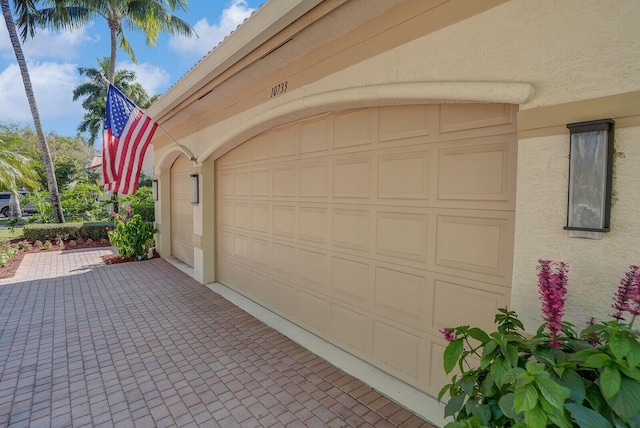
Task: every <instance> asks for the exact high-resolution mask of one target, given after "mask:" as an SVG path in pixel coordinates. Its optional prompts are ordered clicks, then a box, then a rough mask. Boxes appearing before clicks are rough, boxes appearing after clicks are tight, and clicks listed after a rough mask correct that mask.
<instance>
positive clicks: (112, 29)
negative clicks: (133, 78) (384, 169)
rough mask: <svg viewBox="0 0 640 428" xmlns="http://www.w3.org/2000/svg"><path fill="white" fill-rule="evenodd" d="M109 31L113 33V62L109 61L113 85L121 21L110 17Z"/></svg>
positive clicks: (110, 77)
mask: <svg viewBox="0 0 640 428" xmlns="http://www.w3.org/2000/svg"><path fill="white" fill-rule="evenodd" d="M108 23H109V30H110V31H109V32H110V33H111V62H110V63H109V82H110V83H111V84H112V85H113V83H114V79H115V75H116V52H117V51H118V45H117V41H118V28H119V27H120V22H118V21H116V20H112V19H109V21H108Z"/></svg>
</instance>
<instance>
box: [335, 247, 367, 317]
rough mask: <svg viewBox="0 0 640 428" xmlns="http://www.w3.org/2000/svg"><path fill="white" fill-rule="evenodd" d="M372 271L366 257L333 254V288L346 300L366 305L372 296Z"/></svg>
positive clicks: (362, 305)
mask: <svg viewBox="0 0 640 428" xmlns="http://www.w3.org/2000/svg"><path fill="white" fill-rule="evenodd" d="M370 271H371V263H369V262H368V261H366V260H365V259H354V258H350V257H348V256H333V257H332V258H331V288H332V289H333V291H334V293H335V294H337V295H340V296H341V298H342V299H344V300H345V301H348V302H350V303H352V304H356V305H359V306H361V307H364V306H366V305H367V302H368V300H369V299H370V296H372V293H371V290H370V287H371V280H370V278H369V277H370Z"/></svg>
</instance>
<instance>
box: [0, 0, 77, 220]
mask: <svg viewBox="0 0 640 428" xmlns="http://www.w3.org/2000/svg"><path fill="white" fill-rule="evenodd" d="M0 5H1V6H2V13H3V15H4V20H5V22H6V24H7V30H8V31H9V37H10V38H11V44H12V45H13V51H14V53H15V54H16V59H17V61H18V66H19V67H20V73H21V74H22V82H23V84H24V90H25V92H26V93H27V100H28V101H29V107H30V108H31V115H32V116H33V125H34V127H35V129H36V134H37V135H38V140H39V142H40V148H41V149H42V156H43V159H44V167H45V169H46V170H47V182H48V186H49V197H50V199H51V207H52V208H53V217H54V218H55V220H56V222H58V223H64V214H63V213H62V206H61V205H60V194H59V193H58V183H57V181H56V175H55V172H54V169H53V161H52V160H51V153H50V152H49V145H48V144H47V139H46V137H45V135H44V131H43V130H42V123H41V122H40V113H38V105H37V103H36V97H35V95H34V93H33V87H32V86H31V78H30V77H29V69H28V68H27V61H26V60H25V58H24V53H23V52H22V46H21V45H20V40H19V39H18V33H17V31H16V26H15V23H14V21H13V16H12V15H11V9H10V7H9V0H0Z"/></svg>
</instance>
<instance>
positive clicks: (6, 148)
mask: <svg viewBox="0 0 640 428" xmlns="http://www.w3.org/2000/svg"><path fill="white" fill-rule="evenodd" d="M22 151H23V150H22V147H21V146H20V141H19V140H17V139H11V140H6V141H5V140H2V139H0V189H6V190H8V191H10V192H11V198H10V199H9V212H8V217H9V218H12V219H13V218H21V217H22V210H21V209H20V198H19V194H18V190H19V189H20V188H23V187H28V188H34V187H37V186H38V182H37V181H36V174H35V173H34V170H33V161H32V160H31V158H29V156H28V155H25V154H23V153H22Z"/></svg>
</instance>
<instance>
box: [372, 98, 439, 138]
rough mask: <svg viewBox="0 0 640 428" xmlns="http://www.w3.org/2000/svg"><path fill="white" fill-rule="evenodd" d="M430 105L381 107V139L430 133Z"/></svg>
mask: <svg viewBox="0 0 640 428" xmlns="http://www.w3.org/2000/svg"><path fill="white" fill-rule="evenodd" d="M429 107H430V106H425V105H417V106H393V107H380V108H379V122H378V130H379V141H390V140H400V139H406V138H412V137H420V136H425V135H429V134H430V132H431V127H432V126H433V125H432V123H431V118H432V116H433V115H432V114H431V111H432V109H431V108H429Z"/></svg>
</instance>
